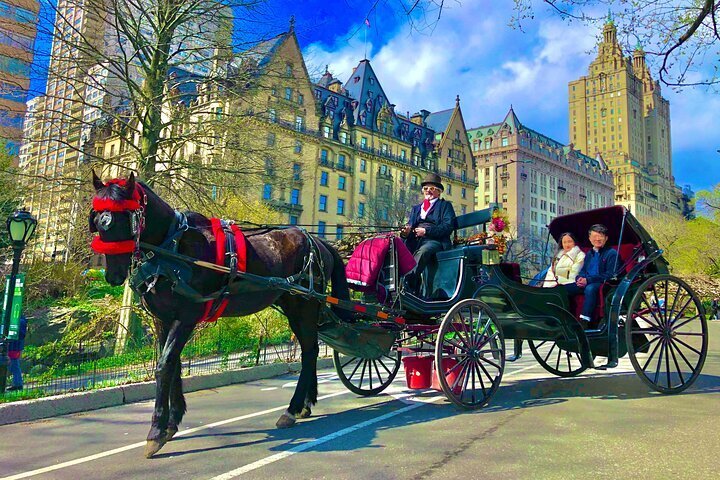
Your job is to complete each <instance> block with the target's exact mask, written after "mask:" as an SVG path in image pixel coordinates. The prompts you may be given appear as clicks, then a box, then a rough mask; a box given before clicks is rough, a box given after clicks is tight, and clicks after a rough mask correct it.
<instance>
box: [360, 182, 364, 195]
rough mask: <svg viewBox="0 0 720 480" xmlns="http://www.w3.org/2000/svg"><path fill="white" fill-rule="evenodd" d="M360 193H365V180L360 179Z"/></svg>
mask: <svg viewBox="0 0 720 480" xmlns="http://www.w3.org/2000/svg"><path fill="white" fill-rule="evenodd" d="M360 193H362V194H364V193H365V180H360Z"/></svg>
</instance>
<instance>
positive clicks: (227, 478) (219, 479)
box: [211, 365, 540, 480]
mask: <svg viewBox="0 0 720 480" xmlns="http://www.w3.org/2000/svg"><path fill="white" fill-rule="evenodd" d="M539 366H540V365H530V366H528V367H523V368H520V369H518V370H514V371H512V372H510V373H508V374H506V375H503V378H507V377H511V376H513V375H516V374H518V373H521V372H524V371H525V370H530V369H531V368H538V367H539ZM428 391H434V390H423V392H428ZM398 397H400V398H398V400H400V401H402V402H403V403H408V402H412V403H411V404H410V405H408V406H406V407H402V408H400V409H398V410H394V411H392V412H388V413H386V414H384V415H380V416H379V417H375V418H371V419H370V420H365V421H364V422H360V423H357V424H355V425H352V426H350V427H347V428H343V429H342V430H338V431H337V432H333V433H330V434H328V435H325V436H324V437H320V438H317V439H315V440H312V441H310V442H306V443H303V444H301V445H298V446H296V447H293V448H291V449H289V450H285V451H284V452H279V453H276V454H274V455H270V456H268V457H265V458H261V459H260V460H258V461H256V462H253V463H248V464H247V465H243V466H242V467H238V468H236V469H235V470H231V471H229V472H226V473H223V474H221V475H218V476H216V477H213V478H212V479H211V480H231V479H233V478H236V477H239V476H240V475H243V474H245V473H248V472H251V471H253V470H257V469H258V468H261V467H264V466H266V465H270V464H271V463H275V462H277V461H279V460H283V459H285V458H288V457H291V456H293V455H295V454H296V453H300V452H304V451H306V450H310V449H311V448H313V447H316V446H318V445H322V444H323V443H327V442H329V441H332V440H335V439H336V438H339V437H342V436H344V435H347V434H348V433H352V432H356V431H358V430H360V429H362V428H365V427H369V426H370V425H374V424H376V423H379V422H382V421H384V420H387V419H388V418H392V417H395V416H397V415H402V414H403V413H406V412H409V411H411V410H415V409H416V408H420V407H422V406H423V405H427V404H428V403H434V402H437V401H438V400H440V399H442V398H445V395H436V396H433V397H426V398H419V397H414V396H410V397H409V398H407V397H403V396H401V395H398Z"/></svg>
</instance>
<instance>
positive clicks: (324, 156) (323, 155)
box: [320, 148, 328, 163]
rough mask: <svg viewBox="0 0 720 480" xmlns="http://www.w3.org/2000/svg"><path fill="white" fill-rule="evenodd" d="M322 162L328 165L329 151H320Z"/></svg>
mask: <svg viewBox="0 0 720 480" xmlns="http://www.w3.org/2000/svg"><path fill="white" fill-rule="evenodd" d="M320 161H321V162H322V163H327V161H328V151H327V150H325V149H324V148H323V149H322V150H320Z"/></svg>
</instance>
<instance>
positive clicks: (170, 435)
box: [165, 427, 178, 442]
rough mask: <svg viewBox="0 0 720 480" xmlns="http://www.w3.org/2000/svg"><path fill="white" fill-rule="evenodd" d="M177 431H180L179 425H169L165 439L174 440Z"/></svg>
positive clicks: (167, 440)
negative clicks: (173, 426)
mask: <svg viewBox="0 0 720 480" xmlns="http://www.w3.org/2000/svg"><path fill="white" fill-rule="evenodd" d="M177 432H178V429H177V427H175V428H172V427H168V429H167V432H166V433H165V441H166V442H169V441H170V440H172V439H173V437H174V436H175V434H176V433H177Z"/></svg>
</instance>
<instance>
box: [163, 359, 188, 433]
mask: <svg viewBox="0 0 720 480" xmlns="http://www.w3.org/2000/svg"><path fill="white" fill-rule="evenodd" d="M174 370H175V371H174V373H173V378H172V380H171V381H170V419H169V420H168V426H167V435H165V439H166V441H168V442H169V441H170V440H172V438H173V437H174V436H175V434H176V433H177V431H178V425H180V422H182V419H183V416H184V415H185V412H186V411H187V404H186V403H185V395H183V389H182V377H181V374H182V361H181V360H180V358H178V359H177V361H176V362H175V369H174Z"/></svg>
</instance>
